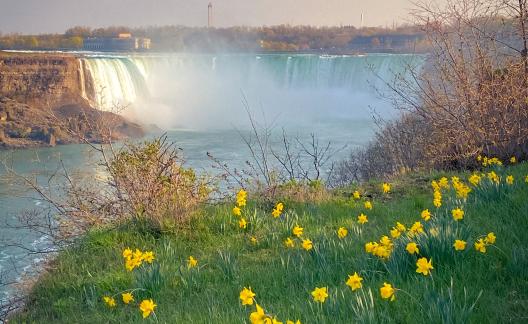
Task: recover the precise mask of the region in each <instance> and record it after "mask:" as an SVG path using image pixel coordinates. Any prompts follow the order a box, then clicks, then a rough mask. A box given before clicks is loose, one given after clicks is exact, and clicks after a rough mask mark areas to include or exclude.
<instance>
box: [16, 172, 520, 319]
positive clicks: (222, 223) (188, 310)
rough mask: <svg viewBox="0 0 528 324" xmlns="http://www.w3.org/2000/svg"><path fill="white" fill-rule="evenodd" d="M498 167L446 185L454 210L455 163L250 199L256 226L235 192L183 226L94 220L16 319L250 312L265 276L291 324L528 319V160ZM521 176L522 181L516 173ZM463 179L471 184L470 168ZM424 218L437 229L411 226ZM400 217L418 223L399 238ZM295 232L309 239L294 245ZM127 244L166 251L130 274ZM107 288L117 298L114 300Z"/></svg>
mask: <svg viewBox="0 0 528 324" xmlns="http://www.w3.org/2000/svg"><path fill="white" fill-rule="evenodd" d="M488 171H489V170H488ZM486 172H487V171H486ZM496 172H497V174H498V175H499V176H500V177H501V179H500V183H499V184H495V183H493V182H492V181H491V180H489V179H488V178H487V177H483V178H482V179H481V182H480V184H479V185H477V186H471V189H472V191H471V192H470V193H469V196H468V198H467V200H464V199H462V198H460V197H458V198H457V196H456V193H455V192H454V190H453V189H452V187H453V186H452V184H451V185H450V188H449V189H441V194H442V200H441V202H442V206H441V207H440V208H436V207H434V206H433V190H432V189H431V180H433V179H438V178H440V177H442V176H447V177H449V178H450V177H451V176H453V175H454V174H429V175H409V176H406V177H403V178H400V179H398V180H397V181H394V183H392V188H391V192H390V193H387V194H384V193H382V192H381V189H380V184H379V183H375V184H368V185H365V186H364V187H361V188H359V190H360V191H361V192H362V194H363V197H362V198H361V199H359V200H354V199H353V198H351V197H350V196H351V193H352V191H353V190H355V189H356V188H352V189H350V190H348V191H344V192H339V193H335V195H334V197H333V198H332V199H330V200H329V201H325V202H321V203H302V204H301V203H293V202H288V201H285V202H284V204H285V208H284V211H283V212H282V215H281V216H280V217H279V218H274V217H272V215H271V210H272V208H273V206H262V205H259V206H256V205H254V204H252V203H251V201H250V202H249V203H248V205H247V206H245V207H242V211H241V212H242V216H241V217H244V218H245V219H246V220H247V223H248V224H247V228H246V229H241V228H240V226H239V217H237V216H234V215H233V214H232V208H233V206H234V202H233V204H226V205H221V206H212V207H207V208H204V209H203V211H202V213H201V215H200V216H199V217H196V218H194V219H193V220H192V222H191V224H190V225H189V226H188V227H186V228H185V229H182V230H179V231H177V232H176V233H171V234H163V233H158V232H153V231H151V230H149V229H148V228H147V227H145V226H140V225H132V224H125V225H122V226H121V227H119V228H118V229H117V230H104V229H100V230H94V231H92V232H91V233H89V235H87V237H86V238H85V239H84V240H83V241H82V242H80V244H78V245H77V246H75V247H73V248H71V249H69V250H67V251H65V252H63V253H61V254H60V256H59V257H58V259H57V260H56V262H55V263H54V268H53V270H52V271H50V272H49V273H48V274H46V275H45V276H43V277H42V278H41V280H40V281H39V282H38V283H37V285H36V286H35V287H34V289H33V291H32V292H31V295H30V300H29V302H28V305H27V308H26V310H25V311H23V312H21V313H20V314H17V315H16V316H15V317H14V318H13V319H12V321H13V322H39V323H59V322H60V323H78V322H84V323H101V322H114V323H125V322H149V321H150V322H155V321H159V322H163V323H184V322H192V323H246V322H249V316H250V314H251V313H252V312H254V311H255V304H253V305H246V306H243V305H241V302H240V299H239V293H240V291H241V290H242V289H243V288H244V287H251V289H252V291H253V292H254V293H255V294H256V296H255V301H256V303H258V304H259V305H260V306H261V307H262V308H263V309H264V310H265V311H266V313H267V314H269V315H271V316H272V317H276V318H277V320H280V321H283V322H284V323H286V321H287V320H293V321H296V320H300V321H301V322H302V323H351V322H355V321H358V322H399V323H412V322H416V323H422V322H468V321H469V322H475V323H477V322H482V323H488V322H490V323H497V322H526V320H527V315H526V314H527V313H528V234H527V230H528V199H527V198H528V183H526V182H525V177H526V176H527V175H528V164H522V165H517V166H513V167H508V168H499V169H497V170H496ZM507 175H513V177H514V181H513V184H507V183H506V176H507ZM456 176H458V177H460V179H461V180H462V181H464V183H466V184H467V185H469V183H468V181H467V179H468V177H469V174H456ZM366 200H368V201H372V203H373V208H372V210H368V209H366V208H365V205H364V202H365V201H366ZM455 208H461V209H462V210H464V216H463V219H462V220H460V221H455V220H454V219H453V217H452V209H455ZM424 209H429V210H430V211H431V213H432V217H431V219H430V220H429V221H425V220H424V219H422V218H421V213H422V211H423V210H424ZM361 213H364V214H366V215H367V216H368V222H367V223H365V224H359V223H358V221H357V216H358V215H359V214H361ZM417 221H420V222H421V224H422V225H423V229H424V233H419V230H416V231H415V232H416V233H415V234H409V231H410V228H411V225H413V224H414V223H415V222H417ZM396 222H400V223H402V224H404V225H405V226H406V228H407V229H406V231H405V232H399V234H400V236H399V237H398V238H392V237H391V233H390V231H391V229H392V228H393V227H394V226H395V225H396ZM296 225H299V226H301V227H303V229H304V231H303V234H302V236H301V238H295V237H294V236H293V235H292V229H293V228H294V226H296ZM340 227H344V228H346V229H347V230H348V235H347V236H345V237H344V238H339V237H338V235H337V230H338V228H340ZM415 229H416V227H415ZM489 232H493V233H494V234H495V235H496V237H497V239H496V242H494V243H492V242H491V241H492V240H491V241H487V242H486V243H485V248H486V252H485V253H482V252H479V251H477V250H476V249H475V247H474V243H475V242H476V241H477V240H478V239H479V238H483V237H485V236H486V235H487V234H488V233H489ZM392 234H397V233H396V232H394V231H393V233H392ZM383 235H387V236H388V237H389V238H391V243H390V244H387V245H386V247H387V249H388V250H390V256H389V257H388V258H382V257H379V256H376V255H373V254H372V253H367V252H365V243H367V242H371V241H380V238H381V237H382V236H383ZM288 237H290V238H292V239H293V241H294V244H295V247H293V248H287V247H286V246H285V244H284V240H286V239H287V238H288ZM305 239H309V240H311V241H312V242H313V248H312V249H311V250H309V251H307V250H305V249H303V248H302V246H301V244H302V242H303V240H305ZM455 239H460V240H464V241H467V246H466V248H465V250H462V251H456V250H455V249H454V248H453V243H454V240H455ZM409 242H415V243H417V244H418V247H419V250H420V251H419V254H418V255H417V254H413V255H411V254H410V253H409V252H407V251H406V246H407V243H409ZM379 244H380V245H382V243H379ZM127 247H130V248H132V249H133V250H134V249H135V248H138V249H141V250H142V251H153V252H154V255H155V260H154V261H153V262H152V264H150V263H148V262H146V261H144V262H143V265H141V266H140V267H139V268H136V269H134V270H133V271H127V270H126V269H125V261H124V258H123V256H122V252H123V250H124V249H125V248H127ZM189 256H193V257H194V258H195V259H197V260H198V264H197V266H196V267H191V268H189V266H188V262H187V260H188V258H189ZM421 257H426V258H427V260H430V259H432V265H433V267H434V269H432V270H431V273H430V274H428V275H423V274H421V273H417V272H416V269H417V266H416V261H417V259H419V258H421ZM354 272H357V273H358V274H359V275H360V276H361V277H362V278H363V281H362V287H361V288H360V289H357V290H355V291H352V289H351V288H350V287H349V286H347V285H346V284H345V282H346V280H347V279H348V276H349V275H352V274H353V273H354ZM384 282H386V283H390V284H391V285H392V286H393V287H394V288H396V290H395V293H394V296H395V299H394V300H393V301H390V298H389V299H383V298H382V296H381V295H380V287H382V286H383V283H384ZM316 287H327V289H328V295H329V296H328V298H327V299H326V300H325V302H324V303H319V302H316V301H314V300H313V298H312V294H311V292H312V291H313V290H314V289H315V288H316ZM131 289H134V290H133V291H132V294H133V296H134V298H135V301H133V302H131V303H130V304H128V305H125V304H124V303H123V301H122V298H121V293H122V292H126V291H131ZM103 296H112V297H113V298H115V301H116V304H117V305H116V306H115V307H109V306H108V305H107V304H105V302H104V301H103ZM143 299H152V300H153V301H154V302H155V303H156V304H157V307H156V308H155V314H154V313H151V314H150V316H148V317H147V318H146V319H143V317H142V313H141V312H140V310H139V308H138V304H139V303H140V301H141V300H143Z"/></svg>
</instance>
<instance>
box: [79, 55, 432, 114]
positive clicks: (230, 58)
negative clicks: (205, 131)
mask: <svg viewBox="0 0 528 324" xmlns="http://www.w3.org/2000/svg"><path fill="white" fill-rule="evenodd" d="M82 60H83V62H84V63H85V66H86V70H87V71H88V73H89V74H88V75H90V76H91V79H92V82H93V92H94V93H93V94H92V95H91V96H89V97H91V101H92V103H93V104H94V105H95V106H97V107H99V108H101V109H105V110H112V109H113V108H115V107H118V106H120V107H123V106H127V105H131V106H141V107H136V108H134V114H135V115H136V117H140V118H142V119H144V118H147V119H148V118H150V116H149V115H152V114H153V113H155V112H157V111H158V110H159V111H160V112H161V110H163V113H164V114H165V119H164V122H165V121H167V119H169V118H173V119H175V120H176V119H177V120H178V122H181V123H184V121H185V122H186V123H189V122H191V123H192V122H194V121H192V120H190V121H189V120H187V119H188V117H186V115H185V114H187V115H189V114H193V115H194V116H195V117H196V118H209V119H213V118H215V116H216V115H215V114H209V115H207V116H206V114H205V113H204V111H217V115H218V116H225V115H228V114H231V113H232V114H233V115H236V114H237V113H239V112H240V111H238V112H237V111H235V110H234V108H233V107H234V106H240V101H241V100H240V96H241V94H240V92H241V91H242V92H244V94H247V95H248V97H249V98H254V99H255V101H258V103H256V104H257V105H262V106H265V107H266V110H268V109H275V110H276V111H277V112H280V111H283V110H286V109H297V110H299V109H300V106H303V107H307V108H306V109H319V110H323V109H327V110H331V109H333V108H339V109H341V110H343V109H345V108H346V109H348V110H350V109H353V108H349V107H348V106H350V105H351V104H355V105H359V104H361V105H364V104H367V102H369V101H371V99H372V98H373V97H375V92H374V90H373V86H374V87H377V88H378V89H379V88H382V87H383V82H382V80H386V81H389V80H390V79H391V78H392V76H393V75H394V74H397V73H401V72H404V71H405V66H406V64H409V63H411V64H412V63H413V62H414V63H415V64H420V65H421V64H422V62H423V58H422V57H421V56H418V55H390V54H371V55H365V56H352V55H335V56H333V55H332V56H331V55H309V54H260V55H255V54H218V55H207V54H151V55H146V54H143V55H140V54H134V55H93V56H89V55H87V56H85V57H84V58H82ZM316 106H317V108H316ZM323 106H324V107H323ZM169 112H170V115H171V116H169V115H168V114H169ZM200 115H202V116H200Z"/></svg>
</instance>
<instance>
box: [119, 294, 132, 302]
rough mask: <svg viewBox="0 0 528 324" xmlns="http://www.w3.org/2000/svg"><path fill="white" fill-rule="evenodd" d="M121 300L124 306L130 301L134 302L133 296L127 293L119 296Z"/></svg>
mask: <svg viewBox="0 0 528 324" xmlns="http://www.w3.org/2000/svg"><path fill="white" fill-rule="evenodd" d="M121 298H122V299H123V303H125V304H129V303H130V302H131V301H134V296H133V295H132V293H129V292H127V293H123V294H121Z"/></svg>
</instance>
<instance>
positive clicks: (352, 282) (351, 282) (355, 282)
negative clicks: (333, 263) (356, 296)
mask: <svg viewBox="0 0 528 324" xmlns="http://www.w3.org/2000/svg"><path fill="white" fill-rule="evenodd" d="M361 281H363V278H361V277H360V276H359V275H358V274H357V272H354V274H353V275H351V276H350V275H349V276H348V280H347V281H346V284H347V286H349V287H350V288H351V289H352V291H354V290H357V289H360V288H361V287H362V285H363V284H362V283H361Z"/></svg>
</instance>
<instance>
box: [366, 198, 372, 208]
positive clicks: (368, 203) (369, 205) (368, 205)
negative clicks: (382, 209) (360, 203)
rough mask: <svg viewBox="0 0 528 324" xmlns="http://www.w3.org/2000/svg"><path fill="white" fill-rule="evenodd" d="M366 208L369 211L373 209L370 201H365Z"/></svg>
mask: <svg viewBox="0 0 528 324" xmlns="http://www.w3.org/2000/svg"><path fill="white" fill-rule="evenodd" d="M365 208H366V209H369V210H370V209H372V203H371V202H370V201H368V200H367V201H365Z"/></svg>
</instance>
